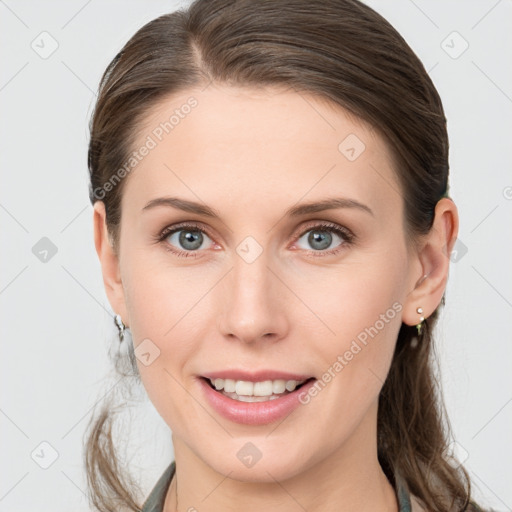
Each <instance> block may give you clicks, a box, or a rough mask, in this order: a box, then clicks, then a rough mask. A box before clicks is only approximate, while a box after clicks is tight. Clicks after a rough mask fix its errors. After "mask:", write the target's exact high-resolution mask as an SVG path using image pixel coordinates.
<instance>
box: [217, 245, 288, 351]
mask: <svg viewBox="0 0 512 512" xmlns="http://www.w3.org/2000/svg"><path fill="white" fill-rule="evenodd" d="M268 264H269V261H268V259H267V257H266V255H265V252H264V253H263V254H261V255H260V256H259V257H258V258H257V259H256V260H255V261H253V262H251V263H248V262H246V261H245V260H244V259H243V258H241V257H239V256H238V255H236V254H235V255H234V262H233V268H232V270H231V272H229V274H228V275H227V276H226V279H224V280H223V283H222V287H221V289H220V293H221V294H222V297H218V299H219V307H220V309H221V310H220V311H219V313H218V317H217V318H218V328H219V330H220V332H221V333H222V335H223V336H225V337H227V338H231V339H237V340H239V341H241V342H243V343H251V344H254V343H256V342H258V341H260V340H268V341H277V340H279V339H282V338H283V337H285V336H286V333H287V332H288V328H289V324H288V319H287V316H286V313H285V304H286V297H285V295H286V289H285V287H284V286H283V284H282V283H281V282H280V280H279V279H278V278H277V277H276V275H275V273H274V272H275V271H274V272H273V271H272V270H270V268H269V267H268ZM288 302H289V298H288Z"/></svg>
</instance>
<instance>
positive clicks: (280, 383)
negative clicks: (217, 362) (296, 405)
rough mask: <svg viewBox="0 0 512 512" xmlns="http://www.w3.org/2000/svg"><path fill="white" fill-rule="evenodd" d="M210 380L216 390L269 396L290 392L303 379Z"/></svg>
mask: <svg viewBox="0 0 512 512" xmlns="http://www.w3.org/2000/svg"><path fill="white" fill-rule="evenodd" d="M210 382H211V383H212V384H213V386H214V387H215V389H216V390H217V391H222V390H223V391H224V392H225V393H236V394H237V395H238V396H248V397H250V396H255V397H263V396H265V397H269V396H271V395H273V394H274V395H280V394H283V393H285V392H286V391H288V392H291V391H293V390H294V389H295V388H296V387H297V386H300V385H301V384H302V383H303V382H305V380H301V381H296V380H282V379H278V380H265V381H262V382H250V381H245V380H236V381H235V380H232V379H215V380H211V379H210Z"/></svg>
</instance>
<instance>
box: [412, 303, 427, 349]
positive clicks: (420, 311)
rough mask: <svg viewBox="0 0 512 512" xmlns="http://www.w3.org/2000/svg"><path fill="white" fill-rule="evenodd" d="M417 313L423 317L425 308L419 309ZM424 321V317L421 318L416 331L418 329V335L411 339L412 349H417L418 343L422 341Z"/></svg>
mask: <svg viewBox="0 0 512 512" xmlns="http://www.w3.org/2000/svg"><path fill="white" fill-rule="evenodd" d="M416 312H417V313H418V314H419V315H421V314H422V313H423V308H421V307H419V308H417V309H416ZM423 320H425V318H423V316H420V323H419V324H417V325H416V329H417V331H418V333H417V335H416V336H413V338H412V339H411V347H412V348H416V347H417V345H418V342H419V340H420V336H421V328H422V324H423Z"/></svg>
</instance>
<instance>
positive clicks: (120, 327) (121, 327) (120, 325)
mask: <svg viewBox="0 0 512 512" xmlns="http://www.w3.org/2000/svg"><path fill="white" fill-rule="evenodd" d="M114 323H115V324H116V327H117V328H118V330H119V343H122V342H123V340H124V331H125V329H126V325H124V323H123V320H122V318H121V315H115V316H114Z"/></svg>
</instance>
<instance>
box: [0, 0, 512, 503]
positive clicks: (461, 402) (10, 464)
mask: <svg viewBox="0 0 512 512" xmlns="http://www.w3.org/2000/svg"><path fill="white" fill-rule="evenodd" d="M368 3H369V4H370V5H371V6H372V7H374V8H375V9H377V10H378V11H379V12H380V13H382V14H383V15H384V16H385V17H386V18H387V19H388V20H389V21H390V22H391V23H392V24H393V25H394V26H395V27H396V28H397V29H398V31H399V32H400V33H401V34H402V35H403V36H404V38H405V39H406V40H407V41H408V43H409V44H410V45H411V46H412V48H413V49H414V50H415V51H416V53H417V54H418V56H419V57H420V59H421V60H422V61H423V63H424V65H425V68H426V69H427V70H428V71H429V73H430V75H431V77H432V79H433V81H434V83H435V85H436V86H437V88H438V90H439V92H440V94H441V97H442V99H443V104H444V107H445V111H446V115H447V118H448V129H449V136H450V165H451V178H450V187H451V188H450V192H451V196H452V197H453V198H454V200H455V202H456V203H457V206H458V208H459V215H460V231H459V241H458V243H457V252H456V253H454V254H453V255H452V263H451V269H450V280H449V284H448V289H447V306H446V308H445V310H444V314H443V316H442V319H441V322H440V326H439V329H438V331H437V332H438V350H439V354H440V357H441V370H442V382H443V385H444V389H445V397H446V404H447V408H448V411H449V413H450V418H451V422H452V426H453V430H454V433H455V439H456V441H457V443H458V444H457V448H456V450H457V453H459V455H460V456H461V458H462V459H465V465H466V467H467V468H468V469H469V471H470V473H471V476H472V481H473V485H474V487H475V495H476V496H477V497H478V498H479V499H481V500H482V502H483V504H485V505H487V506H492V507H494V508H495V509H497V510H512V486H511V485H510V482H512V447H511V442H510V435H511V434H510V433H511V432H512V385H511V383H512V371H511V370H512V363H511V361H512V357H511V356H512V334H511V322H510V321H511V319H512V314H511V313H512V271H511V262H512V243H511V238H512V237H511V234H512V230H511V228H512V171H511V162H512V150H511V147H512V143H511V135H512V67H511V65H510V63H511V62H512V35H511V34H512V31H511V30H510V27H511V26H512V25H511V22H512V2H511V1H510V0H500V1H496V0H480V1H467V0H459V1H454V0H450V1H448V0H442V1H441V0H436V1H433V0H429V1H427V0H414V1H413V0H386V1H382V0H379V1H377V0H372V1H369V2H368ZM177 6H178V4H177V3H176V2H171V1H167V2H166V1H157V0H153V1H150V2H143V1H137V2H135V1H127V0H122V1H121V0H117V1H101V2H100V1H99V0H89V1H84V0H79V1H75V0H73V1H69V0H67V1H47V2H29V1H28V0H17V1H16V0H5V1H2V0H0V38H1V43H0V55H1V66H0V107H1V118H0V119H1V121H0V130H1V132H0V141H1V151H0V169H1V173H2V186H1V188H0V226H1V237H2V251H1V258H2V260H1V268H2V272H1V274H0V308H1V315H2V316H1V322H0V327H1V331H0V333H1V334H0V335H1V343H2V351H1V358H0V360H1V370H0V372H1V389H2V394H1V400H0V432H1V445H2V457H1V466H2V473H1V475H2V476H1V478H0V510H2V511H4V510H5V511H9V512H15V511H28V510H53V511H55V512H59V511H65V510H66V511H67V510H71V509H72V510H74V511H86V510H89V509H88V507H87V505H86V500H85V497H84V494H83V492H84V490H85V476H84V473H83V470H82V446H81V442H82V435H83V431H84V428H85V425H86V422H87V420H88V417H89V413H90V410H91V408H92V407H93V405H94V403H95V402H96V401H97V399H98V397H99V396H100V395H101V394H102V393H105V392H107V391H108V390H109V389H111V386H113V385H115V379H111V378H110V380H109V379H107V378H106V376H107V372H108V370H109V368H108V361H107V349H108V346H109V344H110V342H111V341H112V340H113V339H114V337H115V329H114V326H113V323H112V318H111V316H110V315H111V308H110V305H109V304H108V301H107V299H106V296H105V293H104V290H103V283H102V278H101V272H100V266H99V263H98V260H97V256H96V253H95V250H94V244H93V231H92V207H91V205H90V203H89V200H88V196H87V184H88V181H87V179H88V171H87V166H86V154H87V141H88V121H89V118H90V114H91V110H92V106H93V104H94V100H95V92H94V91H95V90H96V88H97V84H98V81H99V79H100V76H101V74H102V72H103V70H104V69H105V67H106V65H107V64H108V62H109V61H110V60H111V59H112V58H113V57H114V55H115V54H116V53H117V51H118V50H119V49H120V48H121V47H122V45H123V44H124V43H125V42H126V41H127V40H128V38H129V37H130V36H131V35H132V34H133V33H134V32H135V31H136V30H137V29H138V28H139V27H141V26H142V25H143V24H144V23H146V22H147V21H149V20H150V19H153V18H155V17H156V16H158V15H160V14H163V13H166V12H170V11H172V10H174V9H175V8H176V7H177ZM454 31H455V32H457V34H454V33H453V32H454ZM42 32H47V33H48V34H49V35H45V34H43V35H41V33H42ZM52 44H53V45H55V44H58V47H57V48H56V50H55V51H54V53H52V54H51V55H46V54H45V52H47V53H49V52H50V51H51V50H52ZM466 44H468V45H469V46H468V48H467V49H466V50H465V51H464V52H462V50H464V48H465V46H466ZM42 57H46V58H42ZM43 237H47V238H49V239H50V240H51V242H52V243H53V244H54V245H55V246H56V249H57V252H56V254H55V255H53V256H52V255H51V253H49V254H48V255H47V261H46V262H43V261H41V260H40V259H39V258H38V257H36V254H34V252H36V253H37V250H34V252H33V247H34V246H36V244H38V242H39V241H40V240H41V238H43ZM39 243H41V242H39ZM37 247H39V246H36V248H37ZM40 257H42V255H41V254H40ZM132 418H133V428H132V432H131V435H130V437H131V439H133V441H134V442H133V443H132V444H130V445H129V450H130V455H129V456H130V457H132V458H131V466H132V468H133V471H134V473H135V474H136V475H140V476H141V478H142V481H143V482H144V486H145V487H144V490H145V492H147V491H149V490H150V488H151V487H152V486H153V484H154V483H155V481H156V479H157V478H158V477H159V476H160V474H161V472H162V471H163V469H164V468H165V467H166V466H167V464H168V463H169V462H170V460H171V458H172V456H173V452H172V446H171V445H170V433H169V430H168V428H167V426H166V425H165V423H164V422H163V420H162V419H161V418H160V416H159V415H158V414H157V413H156V411H155V410H154V408H153V406H152V404H151V403H148V401H147V400H146V402H145V403H143V404H142V405H141V406H140V407H137V408H135V409H133V411H132ZM42 442H46V443H49V445H46V444H43V445H41V443H42ZM54 451H55V452H56V453H55V452H54ZM53 455H55V456H56V459H55V461H53V462H52V460H53V459H52V456H53ZM41 465H43V466H44V465H49V467H48V468H47V469H43V467H41Z"/></svg>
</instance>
